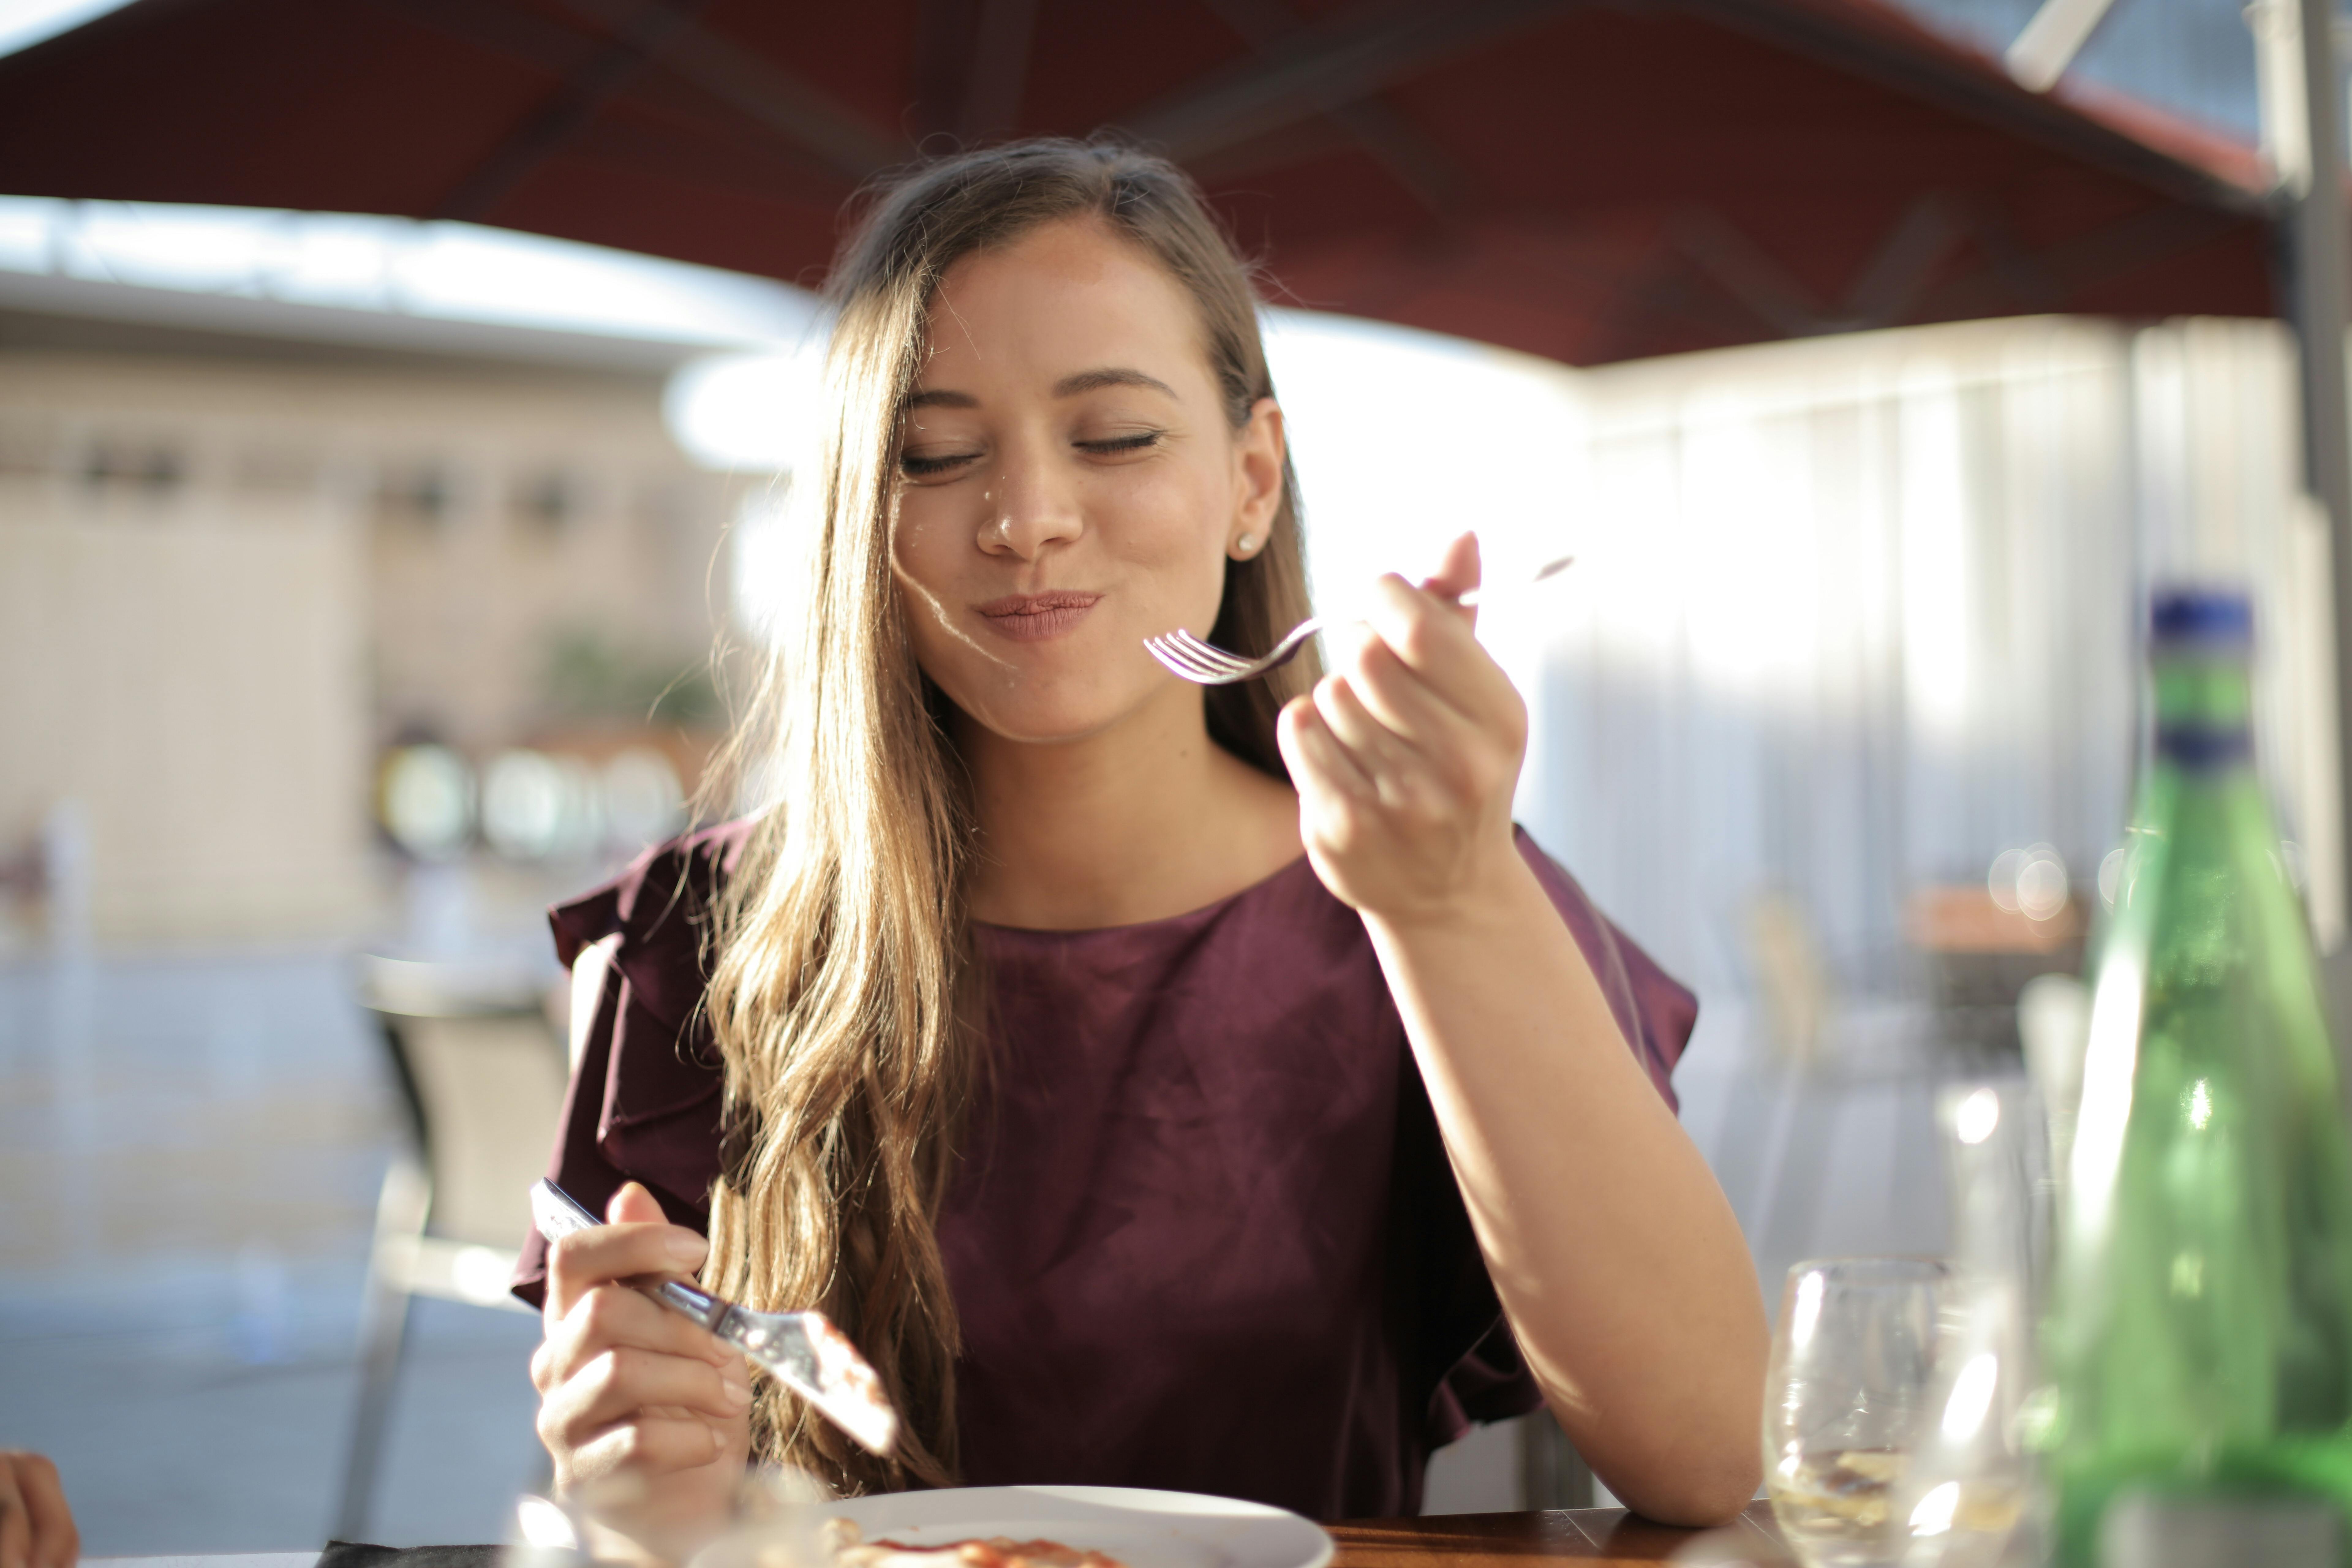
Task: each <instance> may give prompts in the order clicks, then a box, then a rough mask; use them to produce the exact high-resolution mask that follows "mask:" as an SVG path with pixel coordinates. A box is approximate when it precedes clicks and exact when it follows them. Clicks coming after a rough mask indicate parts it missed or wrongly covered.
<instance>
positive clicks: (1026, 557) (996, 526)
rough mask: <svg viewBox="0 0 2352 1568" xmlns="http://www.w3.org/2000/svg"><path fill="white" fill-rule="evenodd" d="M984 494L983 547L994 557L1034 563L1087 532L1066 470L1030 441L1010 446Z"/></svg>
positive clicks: (981, 532) (981, 540) (983, 549)
mask: <svg viewBox="0 0 2352 1568" xmlns="http://www.w3.org/2000/svg"><path fill="white" fill-rule="evenodd" d="M989 478H990V481H991V482H990V484H989V486H988V488H987V489H986V490H984V491H983V492H982V495H981V501H982V505H983V506H984V507H985V509H986V510H985V511H984V512H983V513H982V518H981V525H980V548H981V550H982V552H983V553H986V554H989V555H1012V556H1016V557H1018V558H1019V559H1021V560H1023V561H1034V560H1036V559H1037V557H1038V556H1039V555H1041V554H1043V553H1044V552H1045V549H1046V547H1047V546H1049V545H1052V544H1055V543H1065V544H1066V543H1068V542H1070V541H1072V540H1074V539H1076V538H1077V537H1078V535H1079V534H1081V533H1083V532H1085V531H1086V522H1085V520H1084V518H1083V516H1082V515H1081V513H1080V511H1079V508H1078V498H1077V493H1076V488H1075V487H1074V486H1073V485H1072V484H1071V482H1070V479H1071V476H1070V474H1069V473H1068V471H1067V468H1066V466H1065V465H1062V464H1058V463H1055V461H1053V455H1052V454H1050V453H1048V452H1045V451H1043V450H1040V449H1038V447H1035V446H1034V445H1033V444H1032V443H1029V442H1025V441H1024V442H1019V443H1010V444H1008V445H1007V447H1006V448H1005V449H1004V452H1003V457H1002V458H1000V460H999V462H998V465H997V468H996V471H995V472H994V473H993V474H992V475H990V476H989Z"/></svg>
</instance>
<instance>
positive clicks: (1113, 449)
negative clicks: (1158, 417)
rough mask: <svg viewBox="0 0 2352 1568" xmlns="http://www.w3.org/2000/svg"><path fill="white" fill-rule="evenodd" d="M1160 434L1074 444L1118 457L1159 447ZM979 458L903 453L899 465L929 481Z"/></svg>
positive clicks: (1152, 432)
mask: <svg viewBox="0 0 2352 1568" xmlns="http://www.w3.org/2000/svg"><path fill="white" fill-rule="evenodd" d="M1161 434H1162V432H1160V431H1158V430H1145V431H1141V432H1139V433H1138V434H1136V435H1133V436H1114V437H1110V438H1109V439H1108V440H1104V441H1079V442H1076V443H1074V445H1076V447H1077V448H1078V450H1080V451H1082V452H1092V453H1095V454H1096V455H1097V456H1100V457H1115V456H1117V455H1118V454H1119V453H1122V452H1140V451H1142V450H1143V449H1145V448H1146V447H1156V446H1158V445H1159V444H1160V436H1161ZM976 455H977V454H974V453H971V452H958V453H955V454H954V455H952V456H950V457H945V458H918V457H915V456H912V455H911V454H902V455H901V456H900V457H899V458H898V466H899V467H900V468H903V469H905V470H906V471H907V473H908V474H909V475H911V476H912V477H914V478H916V479H929V478H930V477H932V476H933V475H936V474H944V473H946V472H947V471H948V470H949V469H950V468H955V467H956V466H957V465H959V464H961V463H969V462H971V460H972V458H973V457H975V456H976Z"/></svg>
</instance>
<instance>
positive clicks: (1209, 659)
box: [1174, 631, 1257, 675]
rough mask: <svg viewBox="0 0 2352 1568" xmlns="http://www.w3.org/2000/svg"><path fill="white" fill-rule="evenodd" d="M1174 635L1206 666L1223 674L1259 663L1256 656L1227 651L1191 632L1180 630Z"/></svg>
mask: <svg viewBox="0 0 2352 1568" xmlns="http://www.w3.org/2000/svg"><path fill="white" fill-rule="evenodd" d="M1174 636H1175V638H1176V641H1177V644H1178V645H1179V646H1180V647H1182V648H1183V650H1184V651H1185V652H1186V653H1188V654H1190V655H1192V658H1195V659H1197V660H1199V661H1200V662H1201V664H1202V665H1203V666H1205V667H1206V668H1210V669H1214V670H1217V671H1220V672H1221V673H1223V674H1227V675H1239V674H1240V673H1241V672H1242V671H1243V670H1245V669H1248V668H1253V667H1254V666H1255V664H1256V663H1257V660H1255V659H1254V658H1243V657H1242V656H1241V655H1240V654H1237V653H1227V652H1226V651H1225V650H1224V649H1223V648H1221V647H1217V646H1215V645H1214V644H1213V643H1205V642H1202V640H1201V639H1200V638H1199V637H1194V636H1193V635H1192V633H1191V632H1186V631H1180V632H1177V633H1175V634H1174Z"/></svg>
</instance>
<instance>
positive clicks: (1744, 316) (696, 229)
mask: <svg viewBox="0 0 2352 1568" xmlns="http://www.w3.org/2000/svg"><path fill="white" fill-rule="evenodd" d="M1104 127H1117V128H1120V129H1122V130H1124V131H1126V132H1129V133H1131V134H1132V135H1135V136H1137V137H1139V138H1140V139H1142V140H1143V141H1145V142H1147V143H1149V144H1151V145H1154V146H1157V147H1159V148H1160V149H1162V150H1164V151H1166V152H1168V153H1170V154H1171V155H1172V156H1174V157H1175V158H1176V159H1178V160H1179V161H1180V162H1181V163H1184V164H1185V165H1186V166H1187V167H1188V168H1190V169H1191V170H1192V172H1193V173H1194V174H1196V175H1197V176H1198V177H1199V178H1200V179H1201V180H1202V183H1203V184H1205V185H1206V186H1207V188H1208V189H1209V190H1210V192H1211V193H1212V195H1213V197H1214V199H1215V200H1216V202H1217V204H1218V205H1219V207H1220V208H1221V210H1222V211H1223V214H1224V215H1225V216H1226V218H1227V219H1228V221H1229V222H1230V223H1231V224H1232V225H1233V226H1234V231H1235V232H1236V233H1237V234H1238V235H1239V237H1241V239H1242V241H1243V243H1244V245H1245V246H1246V247H1249V248H1250V249H1251V250H1252V251H1253V252H1254V253H1255V254H1257V255H1259V256H1261V257H1262V258H1264V259H1265V263H1266V266H1267V269H1268V273H1269V276H1270V279H1271V280H1272V282H1273V285H1274V287H1275V289H1276V291H1277V292H1278V293H1279V294H1281V295H1283V296H1285V297H1286V298H1287V299H1288V300H1292V301H1294V302H1296V303H1299V304H1303V305H1308V306H1313V307H1317V308H1321V309H1327V310H1341V311H1348V312H1352V313H1355V314H1360V315H1365V316H1373V317H1380V318H1384V319H1387V320H1391V321H1401V322H1405V323H1408V324H1411V325H1415V326H1421V327H1426V328H1431V329H1433V330H1436V331H1447V332H1454V333H1460V334H1463V335H1465V336H1469V337H1474V338H1479V339H1484V340H1486V341H1488V342H1496V343H1500V344H1504V345H1507V346H1509V347H1513V348H1517V349H1522V350H1526V351H1528V352H1532V353H1539V354H1544V355H1547V356H1549V357H1551V358H1555V359H1559V360H1563V361H1566V362H1568V363H1573V364H1594V363H1605V362H1609V361H1613V360H1620V359H1627V358H1633V357H1639V356H1643V355H1649V354H1655V353H1669V352H1675V351H1680V350H1688V349H1699V348H1708V347H1716V346H1721V345H1727V344H1732V343H1738V342H1751V341H1757V340H1760V339H1766V338H1777V337H1785V336H1790V335H1797V334H1802V333H1809V332H1816V331H1829V330H1834V329H1838V328H1844V327H1858V326H1885V325H1895V324H1898V323H1907V322H1921V321H1948V320H1953V319H1958V318H1965V317H1970V316H1979V315H2008V314H2016V313H2021V312H2029V311H2039V310H2070V311H2076V312H2088V313H2103V314H2118V315H2134V316H2138V315H2162V314H2171V313H2176V312H2205V313H2221V314H2239V315H2266V314H2270V313H2272V311H2273V279H2272V276H2271V249H2270V247H2271V237H2270V232H2271V231H2270V214H2271V208H2270V206H2269V205H2268V203H2267V202H2266V200H2265V198H2264V197H2263V195H2262V192H2263V186H2264V177H2263V171H2262V169H2261V167H2260V165H2259V163H2258V162H2257V160H2256V159H2255V157H2254V155H2253V154H2252V152H2251V151H2250V150H2247V149H2244V148H2242V147H2240V146H2238V145H2236V144H2234V143H2232V142H2229V141H2227V140H2226V139H2223V138H2221V137H2219V136H2217V135H2214V134H2212V133H2210V132H2203V131H2200V130H2199V129H2197V128H2194V127H2191V126H2189V125H2186V124H2184V123H2181V122H2179V121H2170V120H2168V119H2166V118H2165V117H2163V116H2161V115H2159V114H2158V113H2157V112H2155V111H2153V110H2148V109H2147V108H2145V107H2142V106H2138V105H2135V104H2132V103H2129V102H2126V101H2125V100H2120V99H2113V98H2103V97H2098V96H2094V95H2092V94H2091V93H2089V92H2088V91H2086V90H2084V89H2065V90H2063V91H2062V93H2061V94H2060V95H2058V96H2056V97H2042V96H2037V95H2034V94H2032V93H2028V92H2026V91H2024V90H2023V89H2020V88H2018V87H2016V86H2014V85H2013V84H2011V82H2010V81H2009V79H2007V77H2006V76H2004V75H2003V74H2002V72H2001V71H2000V68H1998V67H1997V66H1996V65H1994V64H1993V63H1992V62H1990V60H1988V59H1986V58H1983V57H1982V56H1980V55H1978V54H1976V53H1974V52H1972V51H1970V50H1969V49H1966V48H1963V47H1959V46H1958V45H1956V44H1954V43H1952V42H1950V41H1948V40H1947V39H1945V38H1943V37H1939V36H1937V35H1936V34H1933V33H1931V32H1929V31H1927V29H1926V28H1924V27H1922V26H1919V25H1917V24H1916V23H1915V22H1913V21H1911V20H1909V19H1908V18H1906V16H1904V15H1903V14H1902V13H1901V12H1899V11H1897V10H1895V9H1894V8H1893V7H1892V6H1891V5H1886V4H1884V3H1882V0H1616V3H1612V4H1605V5H1604V4H1599V3H1594V0H1339V3H1338V4H1325V3H1319V0H1156V3H1155V4H1152V5H1105V4H1102V3H1101V0H866V3H865V4H861V5H775V4H772V3H767V0H139V3H137V4H134V5H130V6H128V7H126V8H124V9H122V10H121V11H118V12H115V13H113V14H112V15H110V16H105V17H103V18H101V19H100V20H99V21H97V22H95V23H92V24H90V25H89V26H84V27H81V28H79V29H78V30H75V31H73V32H70V33H68V34H65V35H63V36H61V37H57V38H54V39H51V40H49V41H48V42H47V43H44V44H42V45H39V46H37V47H34V48H31V49H28V50H26V51H25V52H23V53H22V54H20V55H17V56H15V57H12V58H7V59H5V60H0V191H5V192H8V193H13V194H18V195H58V196H70V197H88V198H125V199H142V200H152V201H169V202H199V203H222V204H230V205H254V206H268V207H296V208H319V209H335V210H345V211H358V212H371V213H387V214H397V215H405V216H415V217H436V216H437V217H450V218H466V219H472V220H477V221H479V222H484V223H490V224H498V225H502V226H509V227H512V228H518V229H525V230H531V231H536V232H539V233H543V234H551V235H559V236H563V237H570V238H576V239H583V240H591V241H594V242H598V243H601V244H605V245H613V246H619V247H625V248H629V249H633V250H640V251H649V252H654V253H656V254H661V255H666V256H672V257H678V258H686V259H689V260H694V261H700V262H708V263H712V264H715V265H719V266H723V267H730V268H740V269H742V270H746V271H751V272H756V273H764V274H768V275H771V276H774V277H779V278H783V279H792V280H794V281H800V282H810V281H814V279H816V278H817V277H818V276H819V275H820V273H821V272H822V269H823V267H824V262H825V260H826V258H827V257H828V256H829V255H830V253H831V251H832V249H833V247H834V244H835V239H836V237H837V217H836V214H837V213H838V211H839V209H840V206H841V203H842V201H843V199H844V198H845V196H846V195H849V194H850V193H851V192H852V191H854V190H855V189H856V187H857V186H858V184H860V183H861V182H863V181H866V180H867V179H869V178H871V177H872V176H873V175H875V174H877V173H878V172H881V171H883V170H886V169H887V168H889V167H891V166H893V165H895V164H897V163H901V162H903V161H905V160H906V159H908V158H909V157H911V156H912V155H914V153H916V152H917V151H918V149H919V148H922V147H940V146H947V145H953V144H956V143H957V142H963V141H971V140H976V139H981V138H986V137H992V136H997V135H1003V134H1008V133H1023V132H1064V133H1070V134H1085V133H1087V132H1092V131H1095V130H1097V129H1098V128H1104Z"/></svg>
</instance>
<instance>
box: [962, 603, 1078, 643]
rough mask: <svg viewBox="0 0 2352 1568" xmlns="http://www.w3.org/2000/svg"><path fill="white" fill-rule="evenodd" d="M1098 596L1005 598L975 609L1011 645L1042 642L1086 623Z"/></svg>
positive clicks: (974, 606) (992, 629)
mask: <svg viewBox="0 0 2352 1568" xmlns="http://www.w3.org/2000/svg"><path fill="white" fill-rule="evenodd" d="M1101 598H1102V595H1100V594H1076V593H1055V594H1007V595H1004V597H1003V598H1001V599H991V600H989V601H988V602H987V603H986V604H984V605H973V606H972V608H973V609H975V610H977V611H979V612H980V617H981V619H982V621H983V622H984V623H985V624H986V625H987V626H988V629H989V630H990V631H992V632H994V633H995V634H996V635H997V636H999V637H1004V638H1007V639H1009V640H1011V641H1013V642H1043V641H1045V639H1046V638H1047V637H1060V636H1061V635H1062V634H1063V633H1065V632H1066V631H1068V630H1070V629H1071V628H1072V627H1074V626H1076V625H1077V624H1078V623H1079V622H1080V621H1082V620H1084V619H1086V615H1087V611H1088V610H1091V609H1093V608H1094V607H1095V605H1096V604H1097V602H1098V601H1100V599H1101Z"/></svg>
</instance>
